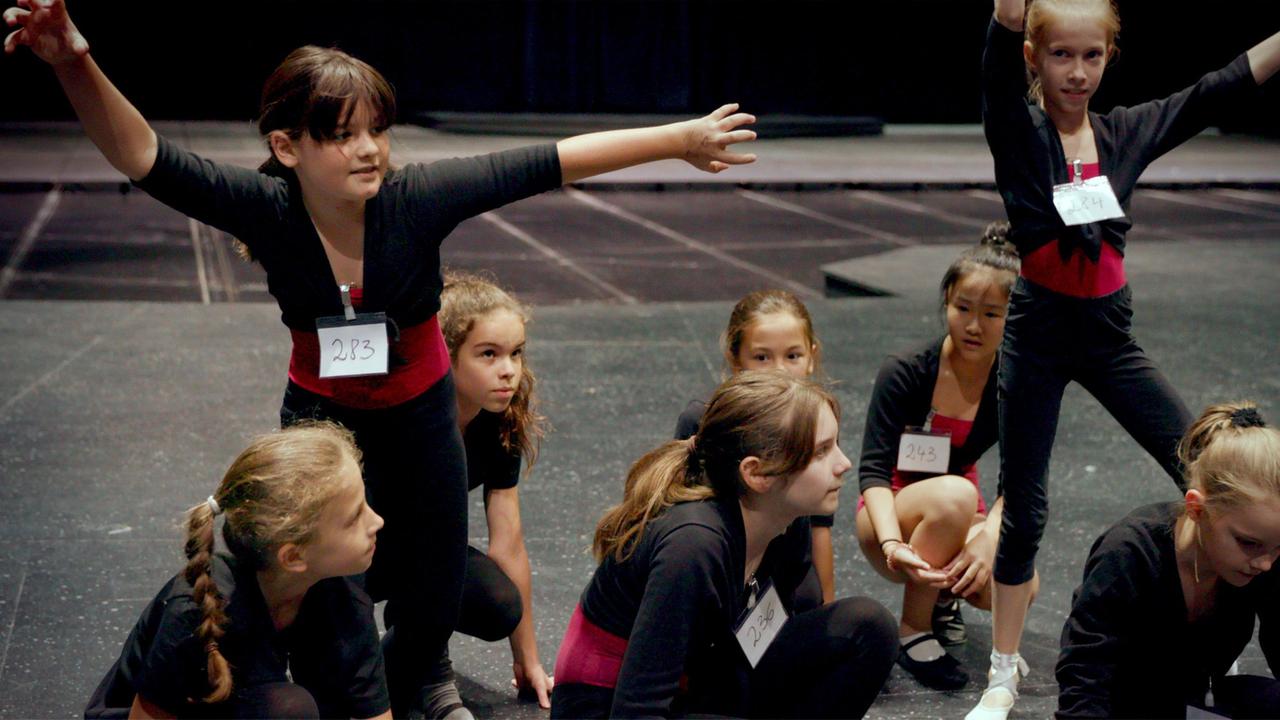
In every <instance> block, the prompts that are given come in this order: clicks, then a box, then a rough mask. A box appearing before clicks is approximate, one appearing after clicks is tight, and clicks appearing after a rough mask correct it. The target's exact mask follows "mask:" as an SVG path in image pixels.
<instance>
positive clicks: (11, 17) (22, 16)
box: [4, 7, 31, 26]
mask: <svg viewBox="0 0 1280 720" xmlns="http://www.w3.org/2000/svg"><path fill="white" fill-rule="evenodd" d="M30 16H31V11H30V10H23V9H22V8H16V7H11V8H9V9H8V10H5V11H4V21H5V22H6V23H8V24H9V25H10V26H13V25H17V24H18V23H19V22H21V23H23V24H24V25H25V24H26V20H27V18H28V17H30Z"/></svg>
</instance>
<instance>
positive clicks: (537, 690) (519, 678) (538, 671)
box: [511, 662, 556, 710]
mask: <svg viewBox="0 0 1280 720" xmlns="http://www.w3.org/2000/svg"><path fill="white" fill-rule="evenodd" d="M511 671H512V672H513V673H515V677H514V678H512V679H511V686H512V687H514V688H515V689H516V692H517V694H519V696H520V697H522V698H525V699H528V700H534V699H536V700H537V701H538V706H539V707H541V708H542V709H543V710H547V709H550V708H551V690H552V689H553V688H554V687H555V684H556V681H555V678H554V677H553V676H551V675H548V674H547V671H546V670H543V669H542V665H541V664H540V663H536V662H535V663H533V664H531V665H529V666H528V667H526V666H524V665H522V664H520V663H513V664H512V665H511Z"/></svg>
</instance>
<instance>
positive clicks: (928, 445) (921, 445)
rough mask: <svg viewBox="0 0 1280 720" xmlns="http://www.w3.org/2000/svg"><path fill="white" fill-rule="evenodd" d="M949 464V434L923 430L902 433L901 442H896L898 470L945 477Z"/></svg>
mask: <svg viewBox="0 0 1280 720" xmlns="http://www.w3.org/2000/svg"><path fill="white" fill-rule="evenodd" d="M950 464H951V433H943V432H925V431H923V430H917V431H911V430H908V431H907V432H904V433H902V440H900V441H899V442H898V469H899V470H903V471H906V472H927V473H933V474H935V475H945V474H946V473H947V468H948V466H950Z"/></svg>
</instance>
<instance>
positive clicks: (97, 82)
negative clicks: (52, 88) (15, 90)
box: [54, 55, 156, 180]
mask: <svg viewBox="0 0 1280 720" xmlns="http://www.w3.org/2000/svg"><path fill="white" fill-rule="evenodd" d="M54 73H55V74H56V75H57V77H58V82H60V83H61V84H62V89H63V91H64V92H65V93H66V94H67V99H68V100H70V101H71V107H72V108H73V109H74V110H75V111H76V116H77V117H79V118H80V123H81V124H82V125H84V129H85V133H86V134H87V135H88V136H89V139H90V140H92V141H93V144H94V145H97V146H98V149H99V150H101V151H102V154H103V156H105V157H106V159H107V162H109V163H111V166H112V167H114V168H115V169H117V170H119V171H120V172H121V173H123V174H124V175H125V176H126V177H128V178H129V179H130V180H141V179H142V178H144V177H146V176H147V173H149V172H151V167H152V166H153V165H154V164H155V161H156V134H155V131H153V130H152V129H151V126H150V125H148V124H147V121H146V119H145V118H143V117H142V113H140V112H138V109H137V108H135V107H134V106H133V104H132V103H130V102H129V100H128V99H127V98H125V96H124V95H122V94H121V93H120V91H119V90H117V89H116V86H115V85H113V84H112V83H111V81H110V80H108V79H107V76H106V75H105V74H103V72H102V70H101V69H100V68H99V67H98V64H97V63H96V62H94V61H93V57H92V56H91V55H84V56H82V57H79V58H77V59H75V60H72V61H70V62H67V63H63V64H59V65H55V66H54Z"/></svg>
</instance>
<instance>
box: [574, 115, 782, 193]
mask: <svg viewBox="0 0 1280 720" xmlns="http://www.w3.org/2000/svg"><path fill="white" fill-rule="evenodd" d="M755 121H756V119H755V117H753V116H751V115H748V114H746V113H740V112H738V106H737V104H735V103H731V104H729V105H724V106H721V107H720V108H719V109H718V110H716V111H715V112H713V113H711V114H710V115H707V116H706V117H703V118H698V119H696V120H685V121H684V122H677V123H671V124H669V125H659V126H657V127H647V128H635V129H631V130H609V131H607V132H598V133H589V134H587V135H576V136H574V137H571V138H568V139H565V140H561V141H560V142H559V143H557V145H556V147H557V149H558V150H559V152H560V173H561V177H562V179H563V181H564V182H565V183H572V182H577V181H578V180H582V179H583V178H588V177H591V176H592V175H599V174H601V173H607V172H610V171H613V170H621V169H622V168H626V167H631V166H632V165H640V164H643V163H647V162H653V161H654V160H684V161H686V162H688V163H689V164H690V165H693V166H694V167H696V168H698V169H699V170H705V171H706V172H712V173H718V172H720V171H721V170H725V169H728V167H729V166H730V165H743V164H745V163H749V162H755V159H756V156H755V155H753V154H749V153H733V152H729V150H728V147H729V146H730V145H732V144H734V143H740V142H749V141H751V140H755V138H756V134H755V133H754V132H752V131H751V130H745V129H742V126H743V125H750V124H751V123H753V122H755Z"/></svg>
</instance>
